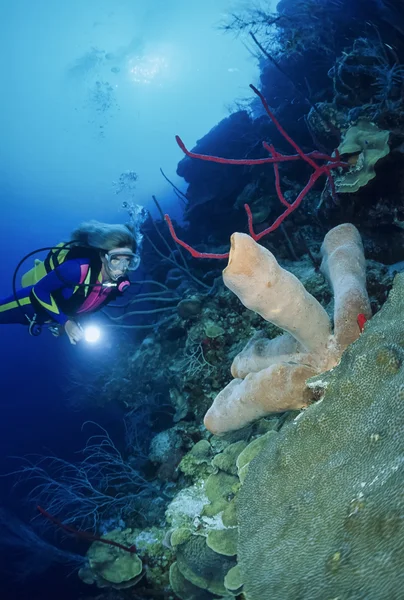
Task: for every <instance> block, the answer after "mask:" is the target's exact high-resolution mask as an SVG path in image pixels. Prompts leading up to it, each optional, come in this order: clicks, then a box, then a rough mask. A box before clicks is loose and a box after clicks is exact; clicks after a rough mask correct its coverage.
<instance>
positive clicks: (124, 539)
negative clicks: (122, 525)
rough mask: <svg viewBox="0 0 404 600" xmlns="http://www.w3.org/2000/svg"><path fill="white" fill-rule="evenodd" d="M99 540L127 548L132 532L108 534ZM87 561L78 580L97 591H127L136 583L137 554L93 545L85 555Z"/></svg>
mask: <svg viewBox="0 0 404 600" xmlns="http://www.w3.org/2000/svg"><path fill="white" fill-rule="evenodd" d="M102 539H105V540H111V541H114V542H116V543H118V544H122V545H123V546H128V547H129V546H131V545H132V544H133V543H134V535H133V531H132V530H131V529H125V530H124V531H120V530H115V531H111V532H110V533H108V534H107V535H105V536H103V538H102ZM87 558H88V567H83V568H82V569H80V571H79V577H80V578H81V579H82V580H83V581H84V582H85V583H89V584H92V583H96V584H97V586H98V587H115V588H117V589H120V588H124V587H130V586H132V585H135V583H137V581H138V578H139V576H140V575H141V573H142V561H141V560H140V558H139V557H138V556H137V554H135V553H132V552H127V551H126V550H122V549H121V548H118V547H116V546H112V545H110V544H103V543H102V542H94V543H93V544H91V546H90V548H89V549H88V551H87Z"/></svg>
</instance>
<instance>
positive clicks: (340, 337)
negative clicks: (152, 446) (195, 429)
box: [204, 223, 371, 435]
mask: <svg viewBox="0 0 404 600" xmlns="http://www.w3.org/2000/svg"><path fill="white" fill-rule="evenodd" d="M321 254H322V258H323V260H322V264H321V270H322V272H323V274H324V275H325V276H326V277H327V278H328V280H329V282H330V284H331V287H332V289H333V292H334V332H333V333H331V323H330V319H329V317H328V315H327V313H326V311H325V310H324V308H323V307H322V306H321V304H320V303H319V302H318V301H317V300H316V299H315V298H314V297H313V296H312V295H311V294H309V293H308V292H307V291H306V289H305V288H304V286H303V285H302V283H301V282H300V281H299V280H298V279H297V278H296V277H295V276H294V275H292V274H291V273H289V272H288V271H286V270H285V269H283V268H282V267H281V266H280V265H279V264H278V262H277V260H276V258H275V256H274V255H273V254H272V253H271V252H270V251H269V250H267V249H266V248H264V247H262V246H260V245H258V244H257V243H256V242H255V241H254V240H253V239H252V237H251V236H248V235H245V234H243V233H235V234H233V236H232V238H231V249H230V256H229V263H228V266H227V267H226V269H225V270H224V271H223V281H224V283H225V285H226V286H227V287H228V288H229V289H230V290H232V291H233V292H234V293H235V294H236V295H237V296H238V298H239V299H240V300H241V302H242V303H243V304H244V306H246V307H247V308H249V309H250V310H253V311H255V312H256V313H258V314H260V315H261V316H262V317H263V318H264V319H265V320H267V321H270V322H271V323H273V324H275V325H277V326H278V327H280V328H281V329H283V330H284V331H285V332H286V333H284V334H283V335H282V336H280V337H278V338H275V339H274V340H264V339H262V338H259V337H258V338H257V337H256V338H255V339H254V340H253V341H252V342H249V344H248V345H247V346H246V348H245V349H244V350H243V351H242V352H241V354H240V355H239V356H237V357H236V358H235V359H234V362H233V365H232V374H233V375H234V376H235V377H236V378H235V379H233V380H232V381H231V382H230V383H229V384H228V385H227V386H226V387H225V388H224V390H222V391H221V392H220V393H219V394H218V396H217V397H216V398H215V400H214V402H213V404H212V406H211V408H210V409H209V410H208V412H207V413H206V415H205V420H204V422H205V426H206V427H207V428H208V429H209V430H210V431H211V432H212V433H214V434H216V435H221V434H224V433H227V432H229V431H233V430H236V429H240V428H242V427H244V426H245V425H247V424H248V423H250V422H252V421H254V420H256V419H258V418H260V417H263V416H265V415H266V414H269V413H274V412H283V411H286V410H291V409H300V408H303V407H305V406H307V404H308V403H309V401H310V396H311V392H310V390H309V389H308V388H307V386H306V380H307V379H308V378H309V377H311V376H313V375H315V374H317V373H321V372H324V371H327V370H329V369H332V368H333V367H335V366H336V365H337V364H338V363H339V360H340V358H341V354H342V352H343V351H344V350H345V349H346V347H347V346H348V345H349V344H350V343H352V342H353V341H354V340H355V339H356V338H357V337H358V336H359V334H360V328H359V325H358V322H357V319H358V315H359V314H363V315H364V317H365V318H366V319H367V318H369V317H370V316H371V309H370V302H369V298H368V294H367V291H366V272H365V266H366V265H365V257H364V252H363V246H362V241H361V238H360V234H359V232H358V230H357V229H356V227H354V225H352V224H350V223H344V224H342V225H339V226H337V227H335V228H333V229H332V230H331V231H329V232H328V233H327V235H326V236H325V239H324V242H323V245H322V247H321Z"/></svg>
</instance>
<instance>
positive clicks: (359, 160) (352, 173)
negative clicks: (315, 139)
mask: <svg viewBox="0 0 404 600" xmlns="http://www.w3.org/2000/svg"><path fill="white" fill-rule="evenodd" d="M389 136H390V132H389V131H387V130H382V129H379V128H378V127H377V126H376V125H375V124H374V123H370V122H369V121H358V123H357V124H356V125H354V126H352V127H350V128H349V129H348V130H347V131H346V133H345V136H344V139H343V140H342V142H341V144H340V145H339V146H338V151H339V153H340V155H341V156H342V159H344V158H345V159H346V158H347V157H348V158H347V160H348V163H350V168H349V169H348V170H347V169H344V170H343V171H342V172H341V173H340V174H339V175H336V176H335V177H334V183H335V189H336V191H337V192H339V193H352V192H357V191H358V190H359V188H361V187H363V186H364V185H366V184H367V183H368V182H369V181H370V180H371V179H374V177H376V172H375V165H376V163H377V161H379V160H380V159H381V158H383V157H384V156H386V155H387V154H388V153H389V152H390V147H389V143H388V142H389ZM349 156H352V161H351V159H349Z"/></svg>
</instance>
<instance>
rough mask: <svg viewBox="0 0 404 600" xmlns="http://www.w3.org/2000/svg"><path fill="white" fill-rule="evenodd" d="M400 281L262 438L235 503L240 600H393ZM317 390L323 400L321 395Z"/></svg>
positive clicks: (403, 342)
mask: <svg viewBox="0 0 404 600" xmlns="http://www.w3.org/2000/svg"><path fill="white" fill-rule="evenodd" d="M403 314H404V274H401V275H398V276H397V277H396V280H395V283H394V286H393V290H392V292H391V294H390V296H389V299H388V301H387V302H386V304H385V305H384V306H383V308H382V309H381V311H380V312H379V313H377V314H376V315H375V316H374V317H373V318H372V319H371V320H370V321H369V322H368V323H367V324H366V326H365V331H364V333H362V335H361V336H360V337H359V339H358V340H357V341H356V342H355V343H354V344H352V345H351V346H350V347H349V348H348V349H347V350H346V352H345V353H344V354H343V356H342V359H341V363H340V364H339V365H338V366H337V367H336V368H335V369H333V370H332V371H330V372H328V373H323V374H321V375H319V376H316V377H314V378H312V380H311V381H310V386H311V387H313V389H317V390H319V391H320V392H322V393H324V397H323V399H322V400H321V401H320V402H318V403H316V404H313V405H312V406H310V407H309V408H308V409H307V410H306V411H304V412H303V413H301V415H299V417H298V418H296V419H295V420H294V422H292V423H289V424H288V425H286V426H285V427H283V428H282V430H281V432H280V433H279V434H278V435H277V436H272V437H271V438H270V439H269V440H268V442H267V444H266V446H265V448H264V449H263V450H262V451H261V452H260V453H259V454H258V455H257V456H256V457H255V458H254V459H253V461H252V462H251V463H250V466H249V470H248V474H247V477H246V479H245V481H244V484H243V485H242V487H241V489H240V492H239V495H238V498H237V502H238V516H239V532H240V535H239V543H238V562H239V565H240V569H241V573H242V580H243V583H244V592H245V595H246V597H247V598H248V600H262V599H263V598H271V600H295V599H296V598H299V600H325V599H327V600H329V599H332V598H341V600H342V599H346V598H351V599H355V600H363V599H365V598H369V599H372V600H384V599H386V598H392V599H393V598H394V599H398V598H401V597H402V589H403V578H402V570H403V564H404V535H403V516H404V494H403V483H404V481H403V454H404V442H403V435H402V433H403V430H404V411H403V400H404V320H403ZM324 390H325V392H324Z"/></svg>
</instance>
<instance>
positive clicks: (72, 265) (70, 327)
mask: <svg viewBox="0 0 404 600" xmlns="http://www.w3.org/2000/svg"><path fill="white" fill-rule="evenodd" d="M71 237H72V241H70V242H67V243H61V244H59V245H58V246H56V247H52V248H42V249H41V250H50V251H49V253H48V255H47V257H46V258H45V260H44V261H39V260H36V261H35V266H34V267H33V268H32V269H31V270H30V271H28V272H27V273H25V275H23V276H22V278H21V285H22V288H21V289H19V290H17V289H16V276H17V271H18V269H19V267H20V266H21V264H22V263H23V262H24V261H25V259H26V258H28V257H29V256H31V255H33V254H35V253H36V252H38V251H34V252H31V253H30V254H28V255H27V256H26V257H24V258H23V260H22V261H20V263H19V265H18V267H17V269H16V270H15V273H14V278H13V294H12V295H11V296H9V297H8V298H4V299H0V324H6V323H19V324H23V325H28V328H29V332H30V334H31V335H38V334H39V333H40V332H41V328H42V326H44V325H45V326H48V327H49V328H50V330H51V332H52V333H53V335H55V336H59V335H61V334H63V333H66V334H67V337H68V338H69V341H70V342H71V343H72V344H76V343H77V342H79V341H80V340H81V339H82V338H83V335H84V331H83V329H82V327H81V325H80V324H79V322H78V321H77V319H78V318H80V316H81V315H84V314H87V313H92V312H94V311H98V310H100V309H101V308H103V307H104V306H106V305H107V304H109V303H110V302H111V301H113V300H115V299H116V298H117V297H118V296H120V295H122V293H123V292H124V291H125V289H127V288H128V287H129V285H130V281H129V279H128V277H127V274H128V272H129V271H130V270H135V269H136V268H137V267H138V266H139V262H140V258H139V256H138V254H136V250H137V243H136V237H135V233H134V231H133V230H132V227H131V225H119V224H118V225H109V224H107V223H100V222H99V221H89V222H87V223H82V224H81V225H80V226H79V227H78V229H76V230H75V231H74V232H73V233H72V236H71Z"/></svg>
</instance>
